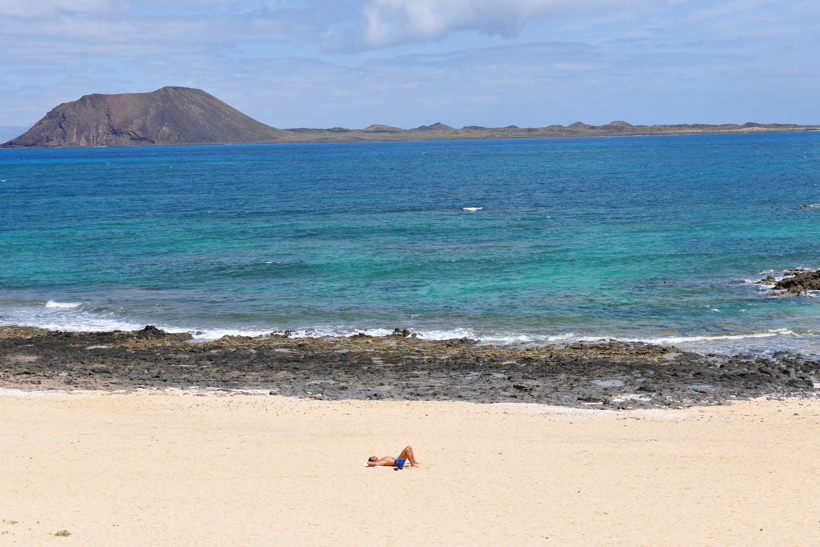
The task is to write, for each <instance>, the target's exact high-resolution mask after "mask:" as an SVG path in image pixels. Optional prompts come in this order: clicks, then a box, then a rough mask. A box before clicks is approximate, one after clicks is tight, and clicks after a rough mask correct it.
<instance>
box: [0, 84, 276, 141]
mask: <svg viewBox="0 0 820 547" xmlns="http://www.w3.org/2000/svg"><path fill="white" fill-rule="evenodd" d="M283 135H287V131H283V130H281V129H276V128H275V127H270V126H269V125H265V124H263V123H261V122H258V121H256V120H254V119H253V118H251V117H249V116H246V115H245V114H243V113H241V112H239V111H238V110H236V109H235V108H233V107H231V106H228V105H227V104H225V103H223V102H222V101H220V100H219V99H217V98H216V97H214V96H213V95H210V94H208V93H206V92H204V91H202V90H201V89H192V88H188V87H163V88H162V89H158V90H157V91H154V92H151V93H121V94H118V95H102V94H98V93H95V94H93V95H85V96H83V97H81V98H80V99H79V100H77V101H74V102H70V103H63V104H61V105H60V106H58V107H56V108H55V109H53V110H52V111H51V112H49V113H48V114H46V116H45V117H44V118H43V119H42V120H40V121H39V122H37V123H36V124H35V125H34V127H32V128H31V129H29V130H28V131H27V132H26V133H24V134H22V135H20V136H19V137H17V138H16V139H13V140H11V141H9V142H8V143H6V145H5V147H8V148H29V147H69V146H135V145H171V144H220V143H259V142H276V141H279V140H282V139H281V138H282V136H283Z"/></svg>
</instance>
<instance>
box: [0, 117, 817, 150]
mask: <svg viewBox="0 0 820 547" xmlns="http://www.w3.org/2000/svg"><path fill="white" fill-rule="evenodd" d="M271 129H274V128H271ZM274 130H275V131H276V136H275V137H271V138H269V139H261V140H259V139H254V140H249V141H225V142H221V141H214V142H210V141H209V142H157V143H155V142H153V141H150V140H138V141H133V142H130V143H129V144H117V145H108V146H124V147H130V146H192V145H216V144H308V143H336V142H338V143H343V142H351V143H354V142H404V141H439V140H488V139H542V138H562V137H563V138H566V137H649V136H675V135H723V134H749V133H794V132H805V131H820V125H798V124H780V123H771V124H759V123H752V122H749V123H745V124H743V125H740V124H720V125H714V124H664V125H631V124H629V123H626V122H612V123H609V124H605V125H599V126H595V125H589V124H584V123H581V122H577V123H574V124H571V125H568V126H562V125H550V126H546V127H516V126H508V127H479V126H466V127H462V128H461V129H456V128H453V127H450V126H446V125H443V124H439V123H436V124H433V125H429V126H421V127H417V128H414V129H399V128H391V129H375V130H374V129H367V128H366V129H347V128H341V127H339V128H332V129H314V128H292V129H274ZM21 136H22V135H21ZM18 138H19V137H17V138H15V139H12V140H10V141H8V142H5V143H0V149H4V148H5V149H11V150H21V149H29V148H89V147H100V146H103V145H99V144H95V145H90V144H86V145H75V144H65V143H58V142H56V141H55V142H49V143H48V144H40V145H20V144H11V143H13V142H14V141H16V140H17V139H18Z"/></svg>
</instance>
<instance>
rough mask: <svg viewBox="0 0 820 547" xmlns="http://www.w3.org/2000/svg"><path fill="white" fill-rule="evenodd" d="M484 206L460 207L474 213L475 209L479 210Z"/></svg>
mask: <svg viewBox="0 0 820 547" xmlns="http://www.w3.org/2000/svg"><path fill="white" fill-rule="evenodd" d="M482 209H484V207H462V208H461V210H462V211H467V212H468V213H475V212H476V211H481V210H482Z"/></svg>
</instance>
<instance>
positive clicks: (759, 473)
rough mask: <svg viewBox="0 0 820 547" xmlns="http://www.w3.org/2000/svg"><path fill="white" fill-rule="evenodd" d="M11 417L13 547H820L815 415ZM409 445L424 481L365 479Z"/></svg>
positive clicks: (131, 404) (95, 407)
mask: <svg viewBox="0 0 820 547" xmlns="http://www.w3.org/2000/svg"><path fill="white" fill-rule="evenodd" d="M0 413H2V415H3V417H4V420H3V421H2V423H0V439H2V442H0V461H2V462H3V466H4V491H5V492H6V496H5V497H4V502H3V503H2V507H0V508H1V509H2V520H3V522H2V523H0V533H2V534H3V535H0V541H2V543H3V545H26V546H29V547H36V546H40V545H54V544H55V542H67V543H70V544H72V545H74V544H76V545H109V546H112V547H116V546H126V545H133V544H134V542H135V539H136V540H137V541H138V542H140V543H153V544H157V545H178V546H189V545H190V546H194V545H203V544H214V545H223V544H232V543H238V544H242V545H250V546H256V545H259V546H261V545H271V544H282V545H286V544H287V545H297V544H298V545H328V544H330V543H333V544H335V545H351V546H352V545H368V546H369V545H385V544H388V545H432V544H442V545H512V544H525V545H533V544H545V545H579V544H584V545H594V546H598V545H600V546H611V545H636V546H643V545H647V546H649V545H667V546H670V547H676V546H686V547H693V546H712V545H725V546H744V547H746V546H769V545H780V544H788V545H815V544H817V543H818V542H820V523H819V522H818V515H817V502H816V492H815V490H816V488H815V484H816V482H817V480H818V479H820V471H819V470H818V467H817V463H816V462H817V460H818V458H820V435H818V434H817V433H818V432H820V430H819V429H818V428H819V427H820V426H819V425H818V424H819V423H820V401H817V400H794V399H789V400H783V401H765V400H764V401H760V400H758V401H747V402H733V403H732V404H731V405H727V406H719V407H709V408H700V409H687V410H671V411H670V410H635V411H615V412H602V411H600V410H576V409H567V408H556V407H550V406H543V405H507V404H500V405H476V404H468V403H458V402H440V401H425V402H421V401H418V402H409V401H333V402H327V401H316V400H306V399H299V398H293V397H271V396H257V397H254V396H241V395H238V394H235V395H233V396H231V395H230V394H228V393H224V392H220V393H214V394H212V395H211V396H204V395H202V394H199V395H195V394H182V393H178V392H177V393H176V394H174V393H159V392H156V391H150V390H137V391H134V392H131V393H128V394H123V393H118V394H110V393H105V392H101V391H96V392H91V393H83V394H59V393H52V394H43V393H30V392H29V393H20V392H15V393H10V392H0ZM406 444H412V445H413V447H414V450H415V453H416V455H417V457H418V458H419V460H420V461H421V463H422V467H420V468H417V469H408V470H403V471H402V472H392V471H391V470H390V469H389V468H381V469H380V468H367V467H364V466H362V462H363V461H364V460H365V459H366V458H367V457H368V456H370V455H372V454H379V455H385V454H387V455H395V454H396V453H397V451H398V450H400V449H401V447H403V446H405V445H406ZM318 499H321V500H322V503H316V500H318ZM63 530H65V531H66V533H68V534H70V536H69V537H55V533H57V532H60V531H63Z"/></svg>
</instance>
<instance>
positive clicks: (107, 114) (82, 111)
mask: <svg viewBox="0 0 820 547" xmlns="http://www.w3.org/2000/svg"><path fill="white" fill-rule="evenodd" d="M817 129H820V126H818V125H795V124H778V123H772V124H759V123H751V122H750V123H746V124H743V125H736V124H722V125H707V124H681V125H631V124H629V123H627V122H624V121H614V122H611V123H608V124H606V125H598V126H596V125H588V124H585V123H582V122H576V123H573V124H571V125H568V126H566V127H565V126H563V125H550V126H547V127H534V128H532V127H530V128H522V127H517V126H515V125H510V126H507V127H499V128H491V127H479V126H466V127H462V128H461V129H456V128H454V127H450V126H449V125H444V124H442V123H434V124H432V125H422V126H421V127H416V128H415V129H401V128H398V127H391V126H387V125H377V124H376V125H371V126H369V127H366V128H364V129H346V128H343V127H334V128H332V129H307V128H298V129H277V128H275V127H271V126H269V125H265V124H263V123H261V122H259V121H256V120H254V119H253V118H251V117H250V116H247V115H245V114H243V113H242V112H240V111H238V110H236V109H235V108H233V107H231V106H229V105H227V104H225V103H223V102H222V101H220V100H219V99H217V98H216V97H214V96H213V95H210V94H208V93H206V92H205V91H202V90H201V89H193V88H188V87H163V88H162V89H158V90H157V91H153V92H151V93H121V94H116V95H103V94H96V93H95V94H92V95H84V96H83V97H81V98H80V99H79V100H77V101H74V102H70V103H63V104H61V105H59V106H57V107H56V108H54V109H53V110H51V112H49V113H48V114H46V116H45V117H44V118H43V119H41V120H40V121H38V122H37V123H36V124H35V125H34V127H32V128H31V129H29V130H28V131H26V132H25V133H23V134H22V135H20V136H19V137H16V138H13V139H11V140H9V141H8V142H6V143H5V144H2V145H0V148H59V147H85V146H150V145H184V144H252V143H288V142H289V143H297V142H364V141H410V140H445V139H509V138H533V137H601V136H625V135H681V134H698V133H748V132H768V131H809V130H817Z"/></svg>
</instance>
